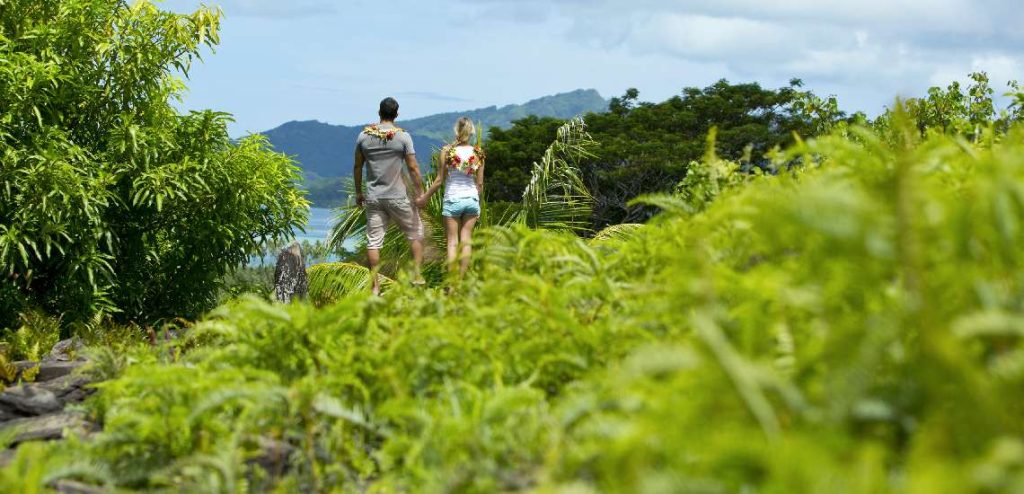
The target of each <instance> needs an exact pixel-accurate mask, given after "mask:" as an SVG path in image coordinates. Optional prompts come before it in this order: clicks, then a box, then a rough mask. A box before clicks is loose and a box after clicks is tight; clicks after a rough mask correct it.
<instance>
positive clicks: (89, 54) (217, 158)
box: [0, 0, 307, 325]
mask: <svg viewBox="0 0 1024 494" xmlns="http://www.w3.org/2000/svg"><path fill="white" fill-rule="evenodd" d="M219 24H220V13H219V12H218V11H216V10H211V9H208V8H201V9H199V10H197V11H195V12H194V13H192V14H187V15H186V14H177V13H172V12H168V11H164V10H161V9H159V8H157V7H156V6H154V5H153V4H152V3H150V2H149V1H146V0H142V1H138V2H133V3H131V4H129V3H128V2H127V1H124V0H2V1H0V266H2V269H3V272H2V274H0V280H2V281H0V285H2V287H0V308H3V309H4V312H5V313H4V314H3V316H7V317H5V318H6V319H8V320H7V321H0V325H4V324H8V323H10V321H9V319H10V317H9V316H11V315H12V314H15V313H16V312H17V311H18V310H20V309H21V308H23V307H24V306H26V305H32V306H39V307H42V308H44V309H46V310H48V311H49V312H51V313H55V314H60V315H62V316H63V317H64V320H65V321H78V320H85V319H87V318H91V317H93V316H95V315H96V314H99V313H117V314H120V316H121V317H123V318H128V319H133V320H144V321H151V320H154V319H157V318H163V317H174V316H192V315H196V314H198V313H199V312H201V311H203V310H205V309H206V308H208V307H210V305H211V304H212V302H213V300H214V296H215V294H216V290H217V288H218V285H219V282H220V280H221V279H222V277H223V276H224V275H225V274H226V273H227V272H228V271H230V270H232V269H234V268H235V267H236V266H238V265H239V263H242V262H244V261H245V260H246V259H247V256H248V255H249V254H250V253H251V252H253V251H255V250H256V249H257V248H258V247H260V246H261V245H262V244H263V243H265V242H267V241H268V240H280V239H282V238H283V237H285V236H287V235H289V233H290V230H291V228H292V227H293V226H296V225H301V224H303V223H304V222H305V216H306V214H307V213H306V211H307V207H306V201H305V200H304V199H303V197H302V194H301V192H300V191H299V190H297V189H296V188H295V186H294V183H295V181H296V180H297V179H298V178H299V176H298V171H297V168H295V167H294V166H293V164H292V163H291V161H290V160H289V159H288V158H287V157H285V156H283V155H280V154H276V153H273V152H271V151H270V150H269V147H268V146H267V145H266V142H265V141H264V140H263V139H262V138H248V139H243V140H242V141H241V142H239V143H237V144H233V143H232V142H231V140H230V139H229V137H228V133H227V128H226V123H227V121H228V120H229V118H230V117H229V116H228V115H226V114H224V113H218V112H213V111H204V112H193V113H189V114H186V115H182V114H179V113H178V112H177V111H176V110H175V109H174V107H173V106H172V104H171V103H172V101H174V100H176V99H178V98H179V97H180V95H181V92H182V90H183V89H184V87H185V86H184V83H183V82H182V80H181V76H186V77H187V74H188V71H189V69H190V67H191V65H192V63H193V62H194V61H196V60H198V59H199V57H200V54H201V51H202V50H203V49H204V48H209V47H212V46H214V45H215V44H216V43H217V42H218V35H217V33H218V28H219Z"/></svg>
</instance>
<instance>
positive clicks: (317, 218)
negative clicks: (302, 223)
mask: <svg viewBox="0 0 1024 494" xmlns="http://www.w3.org/2000/svg"><path fill="white" fill-rule="evenodd" d="M334 223H335V215H334V213H333V212H332V211H331V210H330V209H324V208H309V223H308V224H307V225H306V233H302V232H301V231H298V230H296V231H295V238H296V240H298V241H299V242H302V241H303V240H308V241H309V242H310V243H315V242H317V241H320V242H326V241H327V237H328V235H330V234H331V227H333V226H334ZM348 244H349V243H348V242H346V246H348Z"/></svg>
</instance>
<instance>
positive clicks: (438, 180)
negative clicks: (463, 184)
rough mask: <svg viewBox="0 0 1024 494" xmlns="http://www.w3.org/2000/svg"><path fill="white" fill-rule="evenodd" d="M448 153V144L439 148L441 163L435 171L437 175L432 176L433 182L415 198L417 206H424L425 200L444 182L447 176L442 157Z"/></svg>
mask: <svg viewBox="0 0 1024 494" xmlns="http://www.w3.org/2000/svg"><path fill="white" fill-rule="evenodd" d="M447 154H448V146H445V147H443V148H441V164H440V170H438V171H437V176H436V177H434V183H432V184H430V188H429V189H427V190H426V192H424V193H423V195H421V196H420V197H419V198H417V199H416V205H417V206H419V207H421V208H422V207H426V205H427V201H428V200H430V197H431V196H433V195H434V193H435V192H437V189H440V188H441V185H443V184H444V181H445V179H446V178H447V177H448V167H447V166H445V163H444V157H445V156H446V155H447Z"/></svg>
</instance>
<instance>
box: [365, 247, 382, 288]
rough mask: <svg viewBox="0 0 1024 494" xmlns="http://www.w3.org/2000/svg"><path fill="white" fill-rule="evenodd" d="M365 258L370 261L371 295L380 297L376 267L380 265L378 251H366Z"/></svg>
mask: <svg viewBox="0 0 1024 494" xmlns="http://www.w3.org/2000/svg"><path fill="white" fill-rule="evenodd" d="M366 258H367V260H369V261H370V273H371V274H372V275H373V294H374V295H380V276H379V275H377V265H378V264H380V251H379V250H377V249H367V250H366Z"/></svg>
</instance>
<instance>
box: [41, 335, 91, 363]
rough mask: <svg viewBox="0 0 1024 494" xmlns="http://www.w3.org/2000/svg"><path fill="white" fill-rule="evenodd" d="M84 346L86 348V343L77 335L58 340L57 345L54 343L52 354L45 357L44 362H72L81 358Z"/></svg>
mask: <svg viewBox="0 0 1024 494" xmlns="http://www.w3.org/2000/svg"><path fill="white" fill-rule="evenodd" d="M83 348H85V344H84V343H82V339H81V338H77V337H75V338H70V339H67V340H61V341H58V342H57V344H56V345H53V349H51V350H50V354H49V355H47V356H46V357H43V362H70V361H72V360H81V356H80V355H79V354H80V353H81V351H82V349H83Z"/></svg>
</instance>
